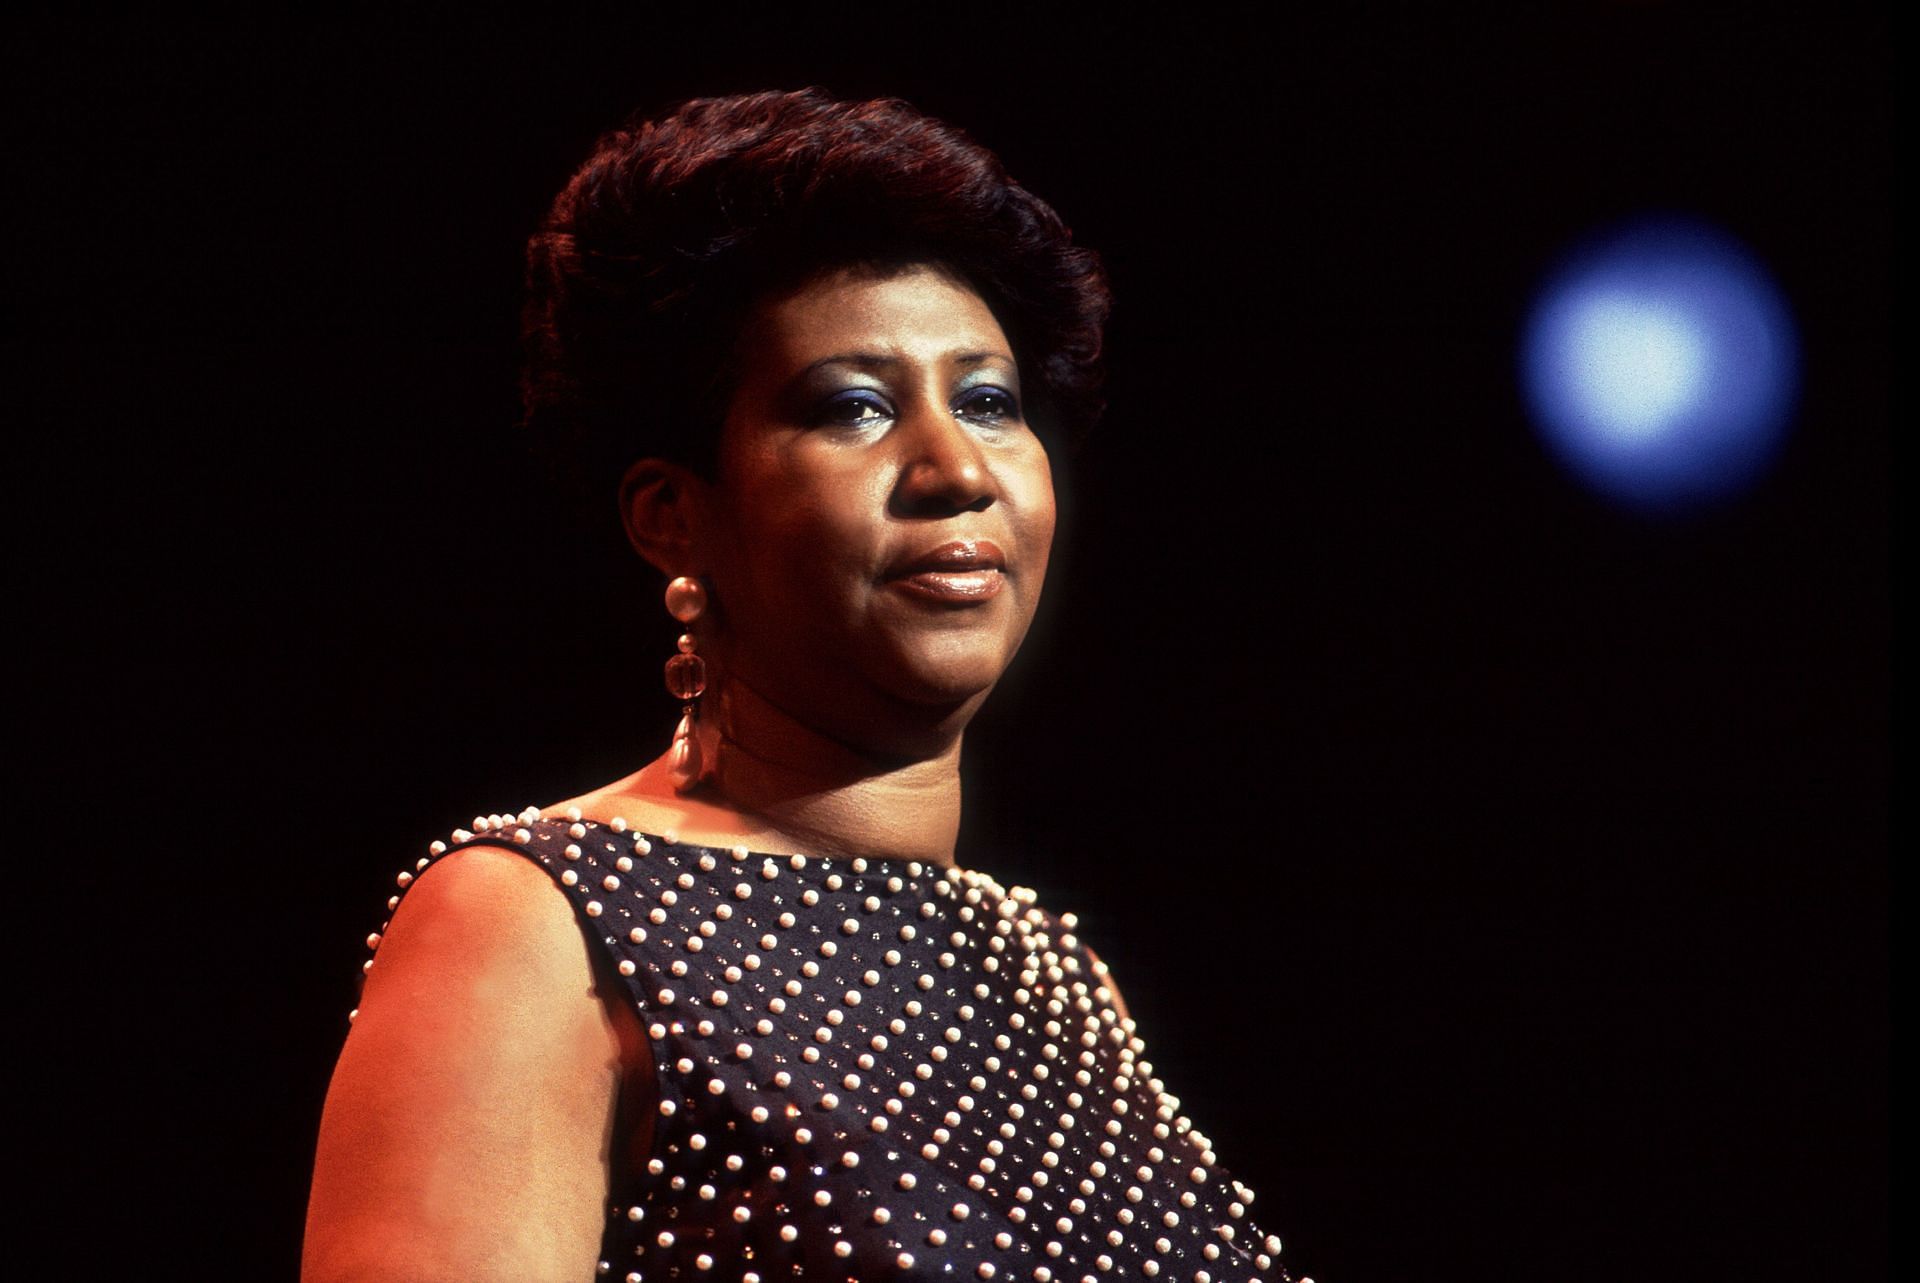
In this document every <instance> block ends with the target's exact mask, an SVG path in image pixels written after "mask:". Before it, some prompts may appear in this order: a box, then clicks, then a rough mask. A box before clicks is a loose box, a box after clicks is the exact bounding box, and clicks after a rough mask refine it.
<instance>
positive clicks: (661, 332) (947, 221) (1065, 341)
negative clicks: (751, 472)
mask: <svg viewBox="0 0 1920 1283" xmlns="http://www.w3.org/2000/svg"><path fill="white" fill-rule="evenodd" d="M912 262H936V263H939V264H942V265H944V266H945V267H946V268H948V269H949V270H951V271H953V272H954V273H956V274H957V275H958V276H959V277H960V278H961V279H963V280H965V281H967V282H968V283H969V284H970V285H971V286H972V287H973V288H974V289H975V290H977V291H978V292H979V294H980V295H981V297H982V298H983V299H984V300H985V301H986V302H987V304H988V306H989V307H990V308H991V309H992V310H993V312H994V315H995V317H996V319H997V320H998V321H999V322H1000V325H1001V328H1002V329H1003V330H1004V331H1005V332H1006V334H1007V338H1008V341H1009V342H1010V343H1011V344H1012V345H1013V355H1014V357H1015V359H1016V360H1017V361H1018V362H1019V363H1020V369H1021V373H1022V376H1023V381H1024V383H1025V389H1026V395H1025V400H1026V407H1025V408H1026V414H1027V418H1028V421H1029V422H1030V423H1032V424H1033V426H1034V427H1035V428H1036V430H1037V431H1040V432H1041V433H1042V435H1043V437H1049V438H1052V439H1054V440H1063V441H1065V442H1067V443H1069V444H1072V443H1077V442H1078V441H1079V440H1080V439H1081V438H1082V437H1083V436H1084V435H1085V433H1086V432H1087V431H1088V430H1089V429H1091V428H1092V426H1093V424H1094V421H1095V420H1096V419H1097V418H1098V417H1099V415H1100V412H1101V410H1102V408H1103V406H1104V402H1103V399H1102V397H1101V364H1100V348H1101V333H1102V329H1103V327H1104V326H1105V323H1106V318H1107V311H1108V306H1109V300H1108V293H1107V285H1106V278H1105V274H1104V272H1103V271H1102V268H1101V265H1100V260H1099V257H1098V256H1097V255H1096V254H1094V253H1093V252H1092V251H1091V250H1087V249H1082V248H1079V247H1076V246H1075V245H1074V244H1073V242H1072V237H1071V234H1070V233H1069V231H1068V229H1067V227H1066V225H1065V224H1064V223H1063V222H1062V221H1061V220H1060V217H1059V216H1058V215H1057V214H1055V213H1054V212H1053V210H1052V209H1051V208H1050V207H1048V205H1047V204H1046V203H1045V202H1044V201H1042V200H1040V199H1039V198H1038V197H1036V196H1034V195H1033V194H1032V193H1031V192H1028V191H1027V190H1026V189H1025V188H1023V187H1021V186H1020V185H1019V184H1018V183H1016V182H1014V181H1013V180H1012V179H1011V178H1009V177H1008V176H1007V174H1006V171H1005V170H1004V169H1003V168H1002V167H1001V164H1000V161H999V159H998V158H997V157H995V156H994V155H993V154H992V153H991V152H989V151H987V150H986V149H985V148H983V147H981V146H979V145H978V144H976V143H974V142H972V141H971V140H969V139H968V138H967V137H966V136H965V135H963V134H962V133H961V132H960V131H959V130H957V129H954V128H951V127H950V126H947V125H944V124H942V123H941V122H939V121H937V120H934V119H932V118H930V117H928V116H925V115H922V114H921V113H919V112H918V111H916V110H914V109H913V108H912V107H910V106H908V105H907V104H906V103H904V102H901V101H899V100H897V99H880V100H876V101H872V102H840V101H836V100H834V99H832V98H829V97H828V96H827V95H825V94H824V93H822V92H821V91H819V90H817V89H805V90H801V91H799V92H796V93H758V94H747V95H741V96H735V97H726V98H697V99H694V100H692V101H690V102H687V103H685V104H683V105H681V106H680V107H679V108H677V109H676V110H674V111H673V112H672V113H671V114H669V115H666V116H663V117H660V118H658V119H654V120H636V121H634V122H632V123H630V124H628V125H626V126H624V127H622V128H619V129H615V130H613V131H611V132H609V133H607V134H606V135H604V136H603V137H602V138H601V139H600V141H599V143H598V144H597V145H596V146H595V148H594V151H593V155H592V156H591V157H590V158H589V159H588V160H587V162H586V164H585V165H584V166H582V167H581V169H580V171H579V172H578V173H576V174H575V175H574V176H573V179H572V180H571V181H570V182H569V183H568V184H567V186H566V188H565V189H564V190H562V191H561V193H560V195H559V196H558V197H557V198H556V199H555V200H554V203H553V207H552V209H551V211H549V213H548V215H547V218H546V220H545V222H544V223H543V224H542V225H541V228H540V230H539V232H538V233H536V234H535V235H534V236H533V238H532V239H531V240H530V241H529V242H528V245H527V302H526V310H525V312H524V315H523V323H522V335H523V338H524V341H525V360H524V365H523V368H522V374H521V394H522V402H523V406H524V410H525V419H524V422H525V425H526V426H527V428H528V429H529V430H530V431H531V432H532V434H533V436H534V440H535V443H536V445H537V446H538V448H539V449H540V450H541V451H542V453H544V454H545V455H546V456H547V458H548V460H549V462H550V463H551V464H553V465H554V470H555V472H556V474H557V475H558V476H559V477H560V478H561V479H562V480H564V481H567V482H570V483H571V484H573V485H574V486H576V487H579V488H580V490H581V492H582V496H583V499H584V500H585V502H586V503H587V504H588V507H589V510H590V511H591V510H593V509H594V508H597V507H604V508H605V509H606V510H607V511H608V513H609V515H611V512H612V509H613V507H614V505H613V503H612V501H611V500H612V496H613V494H614V493H615V491H616V487H617V486H618V483H619V480H620V477H621V476H622V475H623V473H624V472H625V470H626V468H627V466H628V465H629V464H631V463H632V462H633V461H634V460H635V459H640V458H647V457H655V458H664V459H669V460H673V461H675V462H679V463H682V464H685V465H687V466H689V467H692V468H694V469H695V470H697V471H700V472H701V473H703V474H705V475H709V476H711V475H712V472H713V468H714V465H715V461H716V446H717V441H718V437H719V429H720V425H721V423H722V422H723V420H724V418H725V415H726V410H727V406H728V403H729V401H730V399H731V397H732V394H733V389H734V386H735V382H736V376H737V369H736V364H735V363H736V360H737V358H738V356H739V354H738V353H737V352H736V350H735V349H736V344H737V340H738V335H739V332H740V327H741V324H742V322H743V320H744V319H745V315H746V312H747V310H748V309H749V308H750V307H751V306H752V305H753V304H754V303H755V302H756V301H758V300H759V299H761V298H763V297H765V296H767V295H768V294H770V293H772V292H775V291H780V290H784V289H788V288H791V287H794V286H798V285H800V284H802V283H803V282H805V281H806V280H808V279H809V278H811V277H813V276H814V275H816V274H818V273H820V272H822V271H827V270H831V269H835V268H843V267H867V268H871V269H874V270H878V271H885V270H887V269H889V268H891V267H895V266H903V265H905V264H908V263H912Z"/></svg>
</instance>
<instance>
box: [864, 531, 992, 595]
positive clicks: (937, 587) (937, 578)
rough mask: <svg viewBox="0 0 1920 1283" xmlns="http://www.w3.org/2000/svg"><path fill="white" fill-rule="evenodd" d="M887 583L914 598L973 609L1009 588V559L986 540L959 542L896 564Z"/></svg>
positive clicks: (932, 549)
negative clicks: (1007, 561)
mask: <svg viewBox="0 0 1920 1283" xmlns="http://www.w3.org/2000/svg"><path fill="white" fill-rule="evenodd" d="M887 582H888V583H889V584H892V585H893V586H894V587H897V588H899V589H900V590H902V591H903V592H906V593H908V594H909V595H911V596H915V597H919V598H922V599H924V600H927V601H933V602H940V603H944V604H952V605H971V604H972V603H974V602H981V601H987V600H990V599H991V598H993V597H995V596H998V595H999V593H1000V590H1001V589H1003V588H1005V587H1006V586H1007V580H1006V555H1005V554H1004V553H1002V552H1001V551H1000V548H999V546H998V545H997V544H994V543H993V542H991V541H990V540H986V539H978V540H975V539H956V540H953V541H952V542H950V543H943V544H941V545H940V546H939V547H937V548H930V549H928V550H926V551H925V552H921V553H916V554H914V555H912V556H910V557H906V558H903V559H902V560H900V561H898V562H895V563H894V565H893V566H892V567H890V568H889V569H888V572H887Z"/></svg>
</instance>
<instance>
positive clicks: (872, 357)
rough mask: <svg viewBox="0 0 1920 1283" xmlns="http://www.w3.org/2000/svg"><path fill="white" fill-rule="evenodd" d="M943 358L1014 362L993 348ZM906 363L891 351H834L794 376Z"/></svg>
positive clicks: (972, 363)
mask: <svg viewBox="0 0 1920 1283" xmlns="http://www.w3.org/2000/svg"><path fill="white" fill-rule="evenodd" d="M945 359H946V360H949V361H952V362H953V363H954V364H956V365H963V366H968V367H972V366H976V365H984V364H986V363H987V362H988V361H1004V362H1006V363H1007V364H1008V365H1013V364H1014V359H1013V356H1012V355H1011V354H1010V353H1007V352H1001V351H997V350H994V349H985V350H982V351H977V352H955V353H952V354H951V355H948V356H946V357H945ZM906 364H909V362H908V360H907V358H905V357H903V356H899V355H896V354H892V353H886V352H836V353H834V354H833V355H832V356H823V357H821V358H820V359H819V360H817V361H812V362H809V363H808V364H807V365H806V366H804V367H803V368H802V369H800V370H799V371H798V372H797V373H796V374H795V375H794V377H795V378H796V379H798V378H805V377H806V376H807V375H809V374H812V373H813V372H814V371H815V370H818V369H821V368H822V367H824V366H829V365H851V366H854V367H856V368H858V369H862V370H883V369H890V368H897V367H899V366H902V365H906Z"/></svg>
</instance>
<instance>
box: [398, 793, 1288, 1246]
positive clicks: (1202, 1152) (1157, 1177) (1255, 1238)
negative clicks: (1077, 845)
mask: <svg viewBox="0 0 1920 1283" xmlns="http://www.w3.org/2000/svg"><path fill="white" fill-rule="evenodd" d="M474 843H482V844H490V845H496V846H504V847H508V848H510V849H513V850H517V851H520V852H521V853H523V854H524V855H526V856H527V857H528V858H530V859H532V860H534V861H536V862H537V863H538V864H539V865H540V866H541V867H542V868H544V869H546V870H547V872H548V873H549V874H551V875H552V877H553V879H554V881H555V882H556V883H557V884H558V885H559V886H560V888H561V889H562V891H563V892H564V893H565V894H566V896H567V899H568V900H569V902H570V903H572V905H573V907H574V911H575V913H576V914H577V916H578V917H579V919H580V922H581V924H582V927H583V928H584V930H585V932H586V934H587V937H588V938H589V939H590V940H592V941H593V942H594V944H595V945H596V946H597V947H598V948H600V949H603V950H604V951H605V955H606V961H607V962H608V963H609V964H610V965H609V970H610V971H611V972H613V973H615V974H617V975H618V976H619V977H620V978H621V982H622V983H623V984H624V986H625V988H626V996H627V997H628V998H629V999H630V1000H631V1001H632V1002H633V1004H634V1006H635V1007H636V1008H637V1009H638V1011H639V1014H640V1019H641V1023H642V1025H643V1027H645V1028H646V1029H647V1031H648V1033H649V1035H650V1038H651V1041H652V1048H653V1056H654V1061H655V1065H656V1068H657V1070H658V1074H659V1110H660V1116H659V1118H658V1119H657V1120H656V1121H655V1128H654V1136H653V1144H652V1152H651V1155H650V1158H649V1160H648V1162H647V1164H646V1167H645V1170H644V1171H643V1172H641V1173H640V1174H639V1177H638V1183H637V1184H636V1185H635V1186H634V1187H633V1188H631V1189H625V1190H619V1189H616V1190H615V1191H614V1199H615V1201H614V1203H613V1205H612V1206H610V1208H609V1217H608V1222H607V1228H606V1232H605V1236H604V1238H603V1240H602V1244H601V1259H600V1267H599V1272H600V1276H601V1277H602V1278H610V1279H615V1280H626V1281H627V1283H656V1281H663V1280H669V1279H675V1280H702V1279H711V1280H715V1283H775V1281H776V1280H781V1281H784V1280H795V1279H833V1280H841V1279H861V1280H865V1279H896V1278H897V1279H903V1280H905V1279H932V1278H942V1279H958V1278H966V1279H996V1280H1016V1279H1017V1280H1033V1283H1105V1281H1106V1280H1110V1279H1140V1278H1145V1279H1161V1280H1168V1281H1169V1283H1171V1281H1173V1280H1178V1281H1179V1283H1226V1281H1227V1280H1233V1281H1234V1283H1243V1281H1245V1280H1250V1279H1258V1280H1267V1281H1268V1283H1284V1281H1286V1280H1288V1279H1289V1278H1290V1276H1289V1275H1288V1273H1287V1271H1286V1270H1285V1268H1284V1267H1283V1266H1282V1265H1281V1264H1280V1262H1279V1260H1278V1259H1277V1255H1278V1253H1279V1250H1280V1243H1279V1240H1278V1239H1276V1238H1274V1237H1271V1236H1269V1235H1266V1234H1264V1233H1262V1232H1261V1231H1260V1230H1259V1229H1257V1228H1255V1226H1254V1223H1253V1221H1252V1219H1251V1212H1250V1209H1249V1205H1250V1204H1251V1203H1252V1202H1253V1194H1252V1192H1251V1191H1249V1190H1248V1189H1246V1187H1244V1186H1243V1185H1241V1184H1240V1183H1239V1182H1238V1181H1235V1180H1232V1179H1231V1178H1230V1177H1229V1176H1228V1175H1227V1173H1226V1172H1225V1171H1223V1170H1222V1169H1221V1168H1220V1167H1219V1166H1218V1165H1217V1163H1216V1161H1215V1158H1214V1153H1213V1148H1212V1142H1211V1141H1209V1140H1208V1139H1207V1138H1206V1137H1205V1136H1204V1135H1202V1134H1201V1133H1200V1132H1199V1131H1197V1130H1196V1129H1195V1128H1194V1127H1193V1126H1192V1124H1191V1123H1190V1122H1189V1121H1188V1119H1186V1118H1185V1117H1184V1116H1182V1115H1181V1114H1180V1112H1179V1101H1178V1100H1177V1099H1176V1098H1174V1097H1173V1096H1170V1095H1168V1094H1167V1093H1166V1092H1165V1090H1164V1088H1163V1086H1162V1084H1161V1082H1160V1080H1159V1079H1158V1078H1156V1077H1155V1076H1154V1070H1153V1065H1152V1064H1151V1063H1150V1062H1149V1061H1148V1060H1146V1059H1145V1058H1144V1055H1145V1047H1144V1044H1143V1043H1142V1042H1141V1040H1140V1038H1139V1037H1138V1036H1137V1035H1136V1034H1135V1032H1134V1027H1133V1022H1132V1021H1131V1020H1130V1019H1127V1018H1126V1017H1123V1016H1122V1015H1121V1014H1120V1012H1119V1011H1118V1009H1117V1008H1116V1007H1115V1004H1114V999H1113V992H1112V990H1111V989H1110V988H1109V987H1108V985H1107V982H1106V967H1105V965H1104V964H1103V963H1101V962H1100V961H1099V960H1098V959H1097V958H1096V957H1094V955H1093V954H1092V953H1091V952H1090V951H1089V950H1088V949H1087V948H1086V947H1085V946H1084V945H1083V944H1081V943H1080V941H1079V940H1078V939H1076V938H1075V936H1074V919H1073V916H1072V915H1071V914H1068V915H1064V916H1061V917H1055V916H1054V915H1053V914H1051V913H1048V912H1046V911H1045V910H1043V909H1041V908H1039V907H1038V906H1036V905H1035V904H1034V902H1033V900H1034V897H1033V893H1032V892H1031V891H1027V890H1024V889H1022V888H1018V887H1015V888H1012V889H1007V888H1004V887H1001V886H1000V885H999V884H998V883H996V882H995V881H994V880H993V879H991V878H989V877H987V876H985V875H983V874H980V873H974V872H968V871H964V870H960V869H948V868H941V867H938V866H934V865H923V864H919V863H913V862H905V861H898V862H896V861H891V860H861V859H823V858H817V857H807V856H798V855H794V856H767V855H760V854H755V853H751V852H749V851H747V850H746V849H744V848H740V847H736V848H733V849H731V850H726V849H717V848H708V847H701V846H692V845H683V844H674V843H671V842H668V841H666V840H665V839H662V838H660V837H655V836H648V835H643V834H640V833H637V832H633V831H630V830H628V829H626V828H625V827H624V826H623V825H622V824H620V823H619V822H618V821H615V822H613V823H611V824H600V823H596V822H593V821H581V820H579V819H578V818H577V817H569V818H567V819H560V820H551V819H544V818H541V817H540V814H539V812H537V811H532V810H529V811H526V812H523V813H522V814H520V815H518V816H513V815H504V816H488V817H482V818H480V819H477V820H476V821H475V822H474V828H473V831H471V832H469V831H466V830H456V831H455V832H454V834H453V840H452V841H451V842H450V843H444V842H436V843H434V844H433V846H432V847H431V848H430V852H431V853H430V854H429V855H428V856H427V857H426V858H425V859H422V860H421V861H420V862H419V863H418V864H417V865H416V866H415V868H414V869H413V870H412V871H410V872H407V873H402V874H401V875H400V878H399V883H400V888H401V894H402V895H404V893H405V889H406V887H407V886H408V885H409V884H411V882H412V881H413V879H414V878H415V877H416V876H417V875H418V873H419V872H420V871H422V870H424V869H425V868H427V867H428V866H429V865H430V864H431V863H432V862H433V860H435V859H437V858H439V857H440V856H442V855H444V854H445V853H446V852H448V851H450V850H455V849H458V848H459V847H461V846H465V845H469V844H474ZM400 898H401V896H400V895H396V896H394V897H393V899H392V900H390V901H389V909H392V908H394V907H397V906H398V904H399V902H400ZM377 939H378V937H375V943H376V944H377ZM368 965H369V966H371V965H372V963H371V961H370V962H369V964H368Z"/></svg>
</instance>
